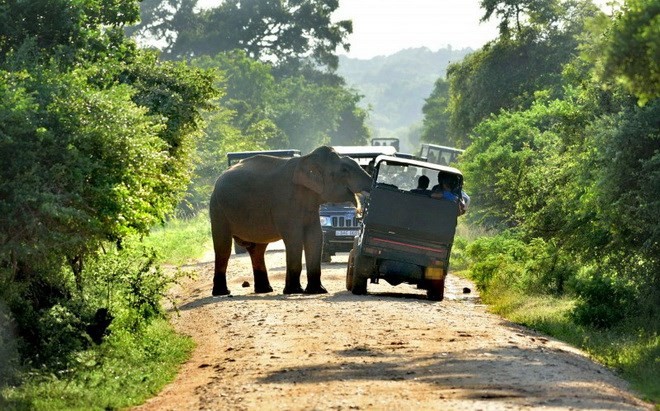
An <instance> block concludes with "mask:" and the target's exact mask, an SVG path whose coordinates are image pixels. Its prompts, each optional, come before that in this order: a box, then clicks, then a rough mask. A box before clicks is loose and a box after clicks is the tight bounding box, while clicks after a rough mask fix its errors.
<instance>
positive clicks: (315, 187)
mask: <svg viewBox="0 0 660 411" xmlns="http://www.w3.org/2000/svg"><path fill="white" fill-rule="evenodd" d="M293 182H294V183H295V184H300V185H303V186H305V187H307V188H309V189H310V190H312V191H314V192H315V193H317V194H321V193H322V192H323V187H324V183H323V170H322V169H321V167H320V166H319V164H318V162H317V161H315V159H314V158H313V157H311V156H305V157H301V158H300V162H299V163H298V165H297V166H296V169H295V170H294V172H293Z"/></svg>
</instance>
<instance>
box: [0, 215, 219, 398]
mask: <svg viewBox="0 0 660 411" xmlns="http://www.w3.org/2000/svg"><path fill="white" fill-rule="evenodd" d="M126 243H127V244H126V245H127V246H128V247H131V246H133V245H137V244H138V243H139V244H140V245H141V246H146V247H147V248H153V249H154V250H156V252H157V256H158V261H157V262H158V263H159V264H169V265H175V266H178V265H182V264H185V263H188V262H190V261H191V260H193V259H196V258H199V257H200V256H201V255H202V254H203V253H204V252H205V251H206V250H207V249H208V248H209V247H210V244H211V234H210V224H209V223H208V215H207V214H206V213H201V214H200V215H198V216H196V217H194V218H192V219H186V220H171V221H169V222H167V223H166V224H165V225H163V226H162V227H157V228H155V229H154V230H153V231H152V233H151V234H150V235H149V236H148V237H145V238H143V239H142V240H138V239H130V240H127V242H126ZM0 342H1V341H0ZM193 348H194V342H193V341H192V339H190V338H189V337H187V336H183V335H179V334H177V333H176V332H175V331H174V330H173V328H172V327H171V325H170V324H169V323H168V322H167V320H166V319H157V320H154V321H152V322H151V323H150V324H148V325H146V326H144V327H142V328H140V330H139V331H137V332H129V331H128V330H126V329H119V330H112V333H111V334H110V336H109V337H107V338H106V340H105V341H104V343H103V344H101V345H98V346H93V347H92V348H90V349H87V350H85V351H82V352H80V353H78V355H77V358H76V361H75V365H73V366H71V367H69V369H67V370H66V371H65V372H61V373H52V372H50V371H48V370H35V369H29V368H28V367H25V368H24V370H23V371H22V373H21V371H19V374H18V375H16V376H15V378H14V379H13V381H11V382H12V383H13V385H12V384H11V383H10V384H8V385H5V386H2V385H0V410H37V411H39V410H116V409H123V408H127V407H131V406H134V405H139V404H142V403H144V401H146V400H147V399H148V398H150V397H152V396H153V395H155V394H156V393H158V392H159V391H160V390H161V389H162V387H164V386H165V385H166V384H167V383H169V382H170V381H172V380H173V379H174V377H175V376H176V373H177V371H178V369H179V367H180V365H181V364H182V363H183V362H185V361H186V360H187V359H188V358H189V356H190V353H191V352H192V349H193Z"/></svg>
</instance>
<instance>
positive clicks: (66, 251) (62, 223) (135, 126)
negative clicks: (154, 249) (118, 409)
mask: <svg viewBox="0 0 660 411" xmlns="http://www.w3.org/2000/svg"><path fill="white" fill-rule="evenodd" d="M138 11H139V8H138V3H137V1H128V0H127V1H118V2H106V1H101V0H81V1H77V2H73V3H72V2H70V1H65V0H60V1H52V0H35V1H29V2H28V1H18V0H16V1H9V2H5V3H3V6H2V7H0V21H1V22H2V24H0V26H1V28H0V119H2V121H0V163H1V164H2V168H0V215H1V216H2V217H0V300H1V301H2V302H3V303H2V305H3V306H4V305H5V304H6V306H7V307H8V309H9V310H10V312H11V318H12V319H13V322H14V327H13V328H15V330H16V331H17V333H18V337H19V339H18V342H17V344H16V346H15V347H16V350H17V351H18V353H20V355H21V357H20V359H21V364H22V365H24V366H39V367H44V369H45V370H49V371H53V372H59V373H60V374H59V375H64V376H66V375H68V374H67V373H68V372H70V371H72V370H73V371H75V370H78V366H79V365H80V361H81V357H80V355H82V354H81V353H82V352H84V351H85V350H87V349H90V348H93V347H94V346H96V345H98V344H101V343H102V342H103V341H104V339H105V338H106V337H107V336H108V335H109V334H110V333H111V332H112V335H114V336H117V337H116V338H122V337H121V336H122V335H124V333H127V332H134V331H139V330H144V329H145V327H147V326H148V325H149V324H150V322H151V321H152V320H153V319H155V318H158V317H160V316H161V315H162V311H161V308H160V300H161V297H162V295H163V293H164V292H165V290H166V289H167V285H168V284H169V283H170V282H171V281H172V278H170V277H168V276H165V275H163V273H161V272H160V270H159V269H158V267H157V266H156V265H155V264H154V260H153V256H152V253H151V252H149V251H139V252H138V251H136V250H130V249H124V248H125V247H123V246H124V245H125V241H124V240H125V239H126V238H127V237H129V236H131V235H144V234H146V233H148V232H149V230H150V229H151V228H152V227H153V226H154V225H155V224H157V223H159V222H162V221H164V220H165V218H166V217H167V216H168V215H171V214H172V212H173V211H174V209H175V207H176V206H177V205H178V203H179V202H180V201H181V199H182V198H183V196H184V194H185V191H186V188H187V186H188V183H189V181H190V178H191V175H192V172H193V164H192V160H193V156H194V153H195V141H196V139H197V138H198V137H199V136H200V133H201V130H202V128H203V118H202V115H201V110H202V109H205V108H211V107H212V106H211V104H210V99H211V98H213V97H214V96H215V95H216V94H217V92H216V89H215V88H214V85H213V78H214V76H213V75H212V74H211V73H208V72H205V71H203V70H200V69H195V68H191V67H189V66H187V65H185V64H182V63H160V62H159V61H158V60H157V56H156V54H155V53H153V52H145V51H142V50H140V49H138V48H137V47H136V46H135V44H134V42H133V41H131V40H129V39H127V38H125V37H124V34H123V26H124V25H126V24H130V23H132V22H133V21H135V19H136V18H137V16H138ZM136 252H137V253H138V254H135V253H136ZM117 253H118V254H117ZM109 264H110V265H109ZM6 326H7V324H5V323H4V322H3V329H2V330H0V331H1V332H2V334H3V336H4V335H5V331H6V329H5V328H4V327H6ZM126 335H130V333H129V334H126ZM3 338H4V337H3ZM136 338H137V337H136ZM124 341H126V340H124ZM115 342H116V340H115ZM13 365H16V364H13ZM4 372H5V370H3V374H4ZM0 377H3V378H9V377H7V376H0Z"/></svg>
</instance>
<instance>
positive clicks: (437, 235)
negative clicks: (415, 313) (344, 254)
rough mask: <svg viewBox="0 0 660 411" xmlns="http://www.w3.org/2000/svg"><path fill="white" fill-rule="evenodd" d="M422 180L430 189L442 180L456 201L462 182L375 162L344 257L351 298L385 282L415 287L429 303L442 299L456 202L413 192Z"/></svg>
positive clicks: (447, 170)
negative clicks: (370, 284)
mask: <svg viewBox="0 0 660 411" xmlns="http://www.w3.org/2000/svg"><path fill="white" fill-rule="evenodd" d="M421 175H425V176H427V177H428V178H429V180H430V181H431V182H432V183H433V182H436V181H439V177H447V179H449V180H451V181H452V193H453V194H454V196H455V197H456V198H457V199H460V198H461V190H462V186H463V176H462V174H461V172H460V171H459V170H457V169H456V168H453V167H449V166H442V165H439V164H434V163H429V162H426V161H419V160H413V159H405V158H401V157H392V156H380V157H378V158H377V159H376V163H375V168H374V173H373V180H374V182H373V187H372V189H371V193H370V196H369V199H368V200H367V201H366V204H365V206H364V212H363V216H364V217H363V220H362V225H361V227H360V232H359V234H358V236H356V237H355V239H354V243H353V248H352V250H351V251H350V254H349V257H348V267H347V271H346V288H347V289H348V290H349V291H352V292H353V294H366V293H367V283H368V282H369V281H371V282H373V283H378V282H379V280H381V279H384V280H385V281H387V282H388V283H390V284H391V285H399V284H401V283H408V284H416V285H417V287H418V288H422V289H425V290H426V292H427V297H428V299H429V300H434V301H441V300H442V299H443V298H444V287H445V278H446V276H447V271H448V269H449V256H450V254H451V248H452V244H453V242H454V235H455V233H456V222H457V218H458V216H459V202H458V201H451V200H445V199H438V198H433V197H431V196H430V193H429V192H428V190H427V191H426V192H418V190H415V188H416V186H417V180H418V178H419V176H421Z"/></svg>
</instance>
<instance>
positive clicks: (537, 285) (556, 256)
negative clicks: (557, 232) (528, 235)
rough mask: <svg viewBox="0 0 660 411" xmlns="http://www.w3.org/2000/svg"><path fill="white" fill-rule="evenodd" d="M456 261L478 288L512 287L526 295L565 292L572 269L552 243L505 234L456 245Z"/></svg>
mask: <svg viewBox="0 0 660 411" xmlns="http://www.w3.org/2000/svg"><path fill="white" fill-rule="evenodd" d="M458 246H459V250H462V249H463V248H464V249H465V251H464V252H459V253H458V257H459V261H461V262H463V261H464V262H465V263H466V264H467V266H468V267H469V270H470V276H471V278H472V279H473V280H474V281H475V283H476V284H477V286H478V287H479V288H480V289H482V290H486V289H488V288H489V287H491V286H493V285H497V286H498V287H500V286H501V287H508V288H513V289H515V290H517V291H521V292H525V293H528V294H544V293H549V294H557V295H561V294H563V293H564V292H566V291H567V290H566V288H567V284H569V283H570V280H571V279H572V278H573V277H574V273H575V270H576V269H575V266H574V264H573V263H571V262H570V260H569V258H568V257H566V256H563V255H562V253H561V250H560V249H558V248H557V247H555V246H554V245H553V244H552V243H549V242H546V241H544V240H542V239H539V238H535V239H532V240H529V241H526V240H524V239H522V238H519V237H518V236H516V235H515V233H512V232H508V233H504V234H499V235H496V236H491V237H482V238H479V239H476V240H474V241H472V242H471V243H469V244H468V245H467V246H465V245H464V244H463V243H462V242H459V243H458Z"/></svg>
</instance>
